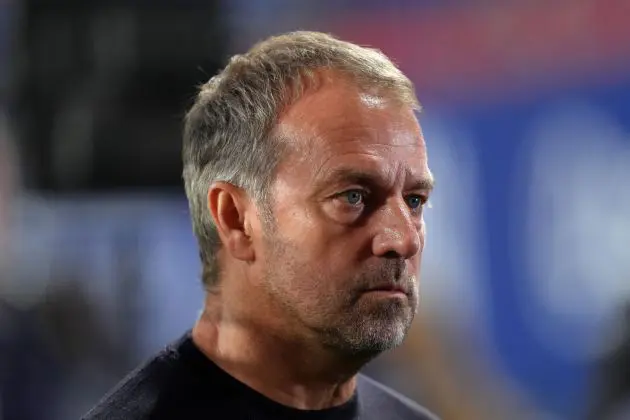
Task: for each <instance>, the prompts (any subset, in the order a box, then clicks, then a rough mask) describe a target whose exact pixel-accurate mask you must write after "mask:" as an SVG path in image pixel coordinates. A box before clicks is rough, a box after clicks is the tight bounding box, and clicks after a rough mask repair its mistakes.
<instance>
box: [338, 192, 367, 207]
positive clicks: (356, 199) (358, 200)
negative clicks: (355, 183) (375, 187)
mask: <svg viewBox="0 0 630 420" xmlns="http://www.w3.org/2000/svg"><path fill="white" fill-rule="evenodd" d="M343 197H344V198H345V200H346V201H347V202H348V204H350V205H351V206H358V205H359V204H362V203H363V201H364V200H365V193H364V192H363V191H359V190H350V191H346V192H344V193H343Z"/></svg>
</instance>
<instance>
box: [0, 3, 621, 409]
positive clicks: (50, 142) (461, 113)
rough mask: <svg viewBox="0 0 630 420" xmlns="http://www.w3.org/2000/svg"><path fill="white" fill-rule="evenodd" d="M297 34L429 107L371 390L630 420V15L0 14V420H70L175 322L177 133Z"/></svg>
mask: <svg viewBox="0 0 630 420" xmlns="http://www.w3.org/2000/svg"><path fill="white" fill-rule="evenodd" d="M292 29H315V30H324V31H328V32H332V33H334V34H337V35H339V36H340V37H342V38H345V39H348V40H351V41H356V42H358V43H361V44H365V45H371V46H376V47H378V48H380V49H382V50H383V51H384V52H386V53H387V54H389V55H390V56H391V57H392V58H393V59H394V60H395V61H396V62H397V63H399V64H400V66H401V67H402V69H403V70H404V71H405V72H407V73H408V74H409V75H410V76H411V77H412V79H413V80H414V81H415V83H416V84H417V87H418V94H419V96H420V99H421V101H422V102H423V104H424V107H425V111H424V113H423V116H422V117H421V121H422V123H423V126H424V130H425V134H426V137H427V139H428V146H429V152H430V154H431V161H432V166H433V170H434V172H435V173H436V177H437V179H438V183H439V184H438V189H437V192H436V194H435V197H434V199H433V207H432V209H431V210H429V211H428V215H427V219H428V227H429V230H428V234H429V238H428V249H427V251H426V256H425V263H424V268H423V276H422V299H423V305H422V313H421V316H419V319H418V321H417V322H416V325H415V327H414V329H413V331H412V333H411V336H410V338H409V340H408V341H407V343H406V344H405V345H404V346H403V347H402V348H400V349H398V350H396V351H394V352H392V353H390V354H388V355H386V356H384V357H383V358H382V359H380V360H379V361H377V362H375V363H373V364H372V365H370V366H369V367H368V368H367V371H368V372H369V373H370V374H372V375H373V376H375V377H378V378H380V379H381V380H383V381H385V382H386V383H388V384H390V385H392V386H393V387H394V388H397V389H399V390H401V391H402V392H404V393H406V394H407V395H409V396H411V397H412V398H414V399H416V400H418V401H419V402H421V403H423V404H426V405H427V406H428V407H430V408H431V409H432V410H434V411H435V412H437V413H438V414H440V415H441V416H442V417H443V419H444V420H460V419H462V420H463V419H473V420H476V419H479V420H487V419H534V420H539V419H543V420H545V419H550V420H551V419H553V420H565V419H566V420H577V419H587V418H588V419H593V420H607V419H624V418H625V419H629V418H630V411H626V412H625V414H624V411H623V410H624V409H626V410H628V408H629V407H630V309H629V307H630V186H629V185H628V184H630V1H628V0H557V1H553V2H551V1H538V0H530V1H508V2H506V1H499V0H470V1H463V0H460V1H457V0H441V1H436V0H343V1H332V0H319V1H297V0H293V1H289V0H204V1H200V0H178V1H174V0H170V1H166V0H151V1H149V0H145V1H143V0H108V1H99V0H22V1H20V0H0V419H1V420H62V419H72V418H78V417H80V414H81V413H83V412H84V411H85V410H86V409H87V408H88V407H89V406H91V405H92V404H93V403H95V402H96V400H97V399H98V397H99V396H100V395H102V393H103V392H104V391H105V390H106V389H108V388H109V387H110V386H111V385H112V384H113V383H115V382H116V381H117V380H118V379H120V378H121V376H122V375H123V374H124V373H125V372H127V370H129V369H130V368H131V367H133V366H135V365H136V364H137V363H138V362H140V361H141V360H142V359H144V358H146V357H147V356H149V355H150V354H151V353H153V352H154V351H156V350H157V349H159V348H160V347H161V346H162V345H163V344H165V343H167V342H168V341H170V340H172V339H174V338H176V337H177V336H179V334H181V333H182V332H183V331H184V330H185V329H187V328H188V327H189V326H190V325H191V324H192V322H193V321H194V319H195V318H196V316H197V313H198V311H199V308H200V305H201V302H202V292H201V290H200V285H199V280H198V278H199V267H198V261H197V252H196V250H195V246H196V245H195V242H194V239H193V237H192V233H191V229H190V226H189V221H188V215H187V204H186V201H185V197H184V195H183V190H182V187H181V185H180V157H179V148H180V136H179V130H180V121H181V116H182V115H183V113H184V110H185V109H186V107H187V106H188V105H189V104H190V100H191V98H192V97H193V95H194V93H195V86H196V85H198V84H199V83H201V82H203V81H205V80H206V79H207V78H209V76H210V75H212V74H214V73H215V72H216V71H217V69H218V68H219V67H220V66H221V65H222V64H223V63H224V62H225V60H226V58H227V57H228V56H229V55H231V54H233V53H235V52H240V51H242V50H244V49H246V48H248V47H249V46H250V44H251V43H252V42H254V41H256V40H258V39H260V38H262V37H264V36H267V35H270V34H274V33H278V32H283V31H287V30H292Z"/></svg>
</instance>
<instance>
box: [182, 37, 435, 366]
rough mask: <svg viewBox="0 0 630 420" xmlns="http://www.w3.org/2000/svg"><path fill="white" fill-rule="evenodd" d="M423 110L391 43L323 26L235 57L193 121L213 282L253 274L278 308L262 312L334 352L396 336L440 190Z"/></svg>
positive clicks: (199, 224)
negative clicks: (354, 38) (384, 45)
mask: <svg viewBox="0 0 630 420" xmlns="http://www.w3.org/2000/svg"><path fill="white" fill-rule="evenodd" d="M418 110H419V105H418V102H417V99H416V97H415V93H414V90H413V85H412V84H411V82H410V81H409V79H408V78H407V77H405V76H404V75H403V74H402V72H400V70H398V69H397V68H396V66H395V65H394V64H392V63H391V61H390V60H389V59H387V58H386V57H385V56H384V55H383V54H382V53H380V52H378V51H376V50H372V49H367V48H363V47H359V46H357V45H354V44H350V43H347V42H343V41H340V40H337V39H335V38H333V37H331V36H328V35H325V34H320V33H311V32H296V33H290V34H287V35H283V36H279V37H273V38H270V39H268V40H266V41H264V42H262V43H260V44H258V45H256V46H254V47H253V48H252V49H251V50H250V51H249V52H248V53H246V54H244V55H239V56H235V57H234V58H232V59H231V61H230V62H229V64H228V65H227V67H226V68H225V69H224V70H223V71H222V72H221V73H220V74H219V75H217V76H215V77H213V78H212V79H211V80H210V81H209V82H208V83H206V84H205V85H204V86H202V88H201V91H200V93H199V95H198V97H197V100H196V102H195V104H194V105H193V107H192V109H191V110H190V112H189V113H188V115H187V118H186V124H185V130H184V150H183V158H184V181H185V187H186V193H187V196H188V199H189V202H190V209H191V216H192V221H193V228H194V231H195V234H196V236H197V238H198V240H199V246H200V255H201V259H202V265H203V267H204V270H203V281H204V284H205V286H206V287H207V288H208V289H209V290H213V289H214V290H217V289H221V288H222V287H223V286H224V284H223V283H224V282H226V281H230V282H232V281H234V282H244V283H246V284H247V288H246V290H247V293H248V295H249V296H250V297H251V296H252V295H255V300H256V301H258V302H260V303H261V305H260V307H265V308H267V309H269V308H273V310H272V311H268V310H267V312H266V314H267V315H261V314H257V316H268V314H270V313H273V316H274V317H281V318H283V319H284V320H285V321H286V322H285V325H287V326H288V328H289V329H290V330H291V334H293V335H294V336H302V337H307V336H308V337H315V338H316V339H317V340H318V342H320V343H323V344H324V345H325V346H327V347H330V348H333V349H336V350H339V351H344V352H346V353H352V354H357V353H366V354H377V353H379V352H381V351H383V350H385V349H388V348H391V347H393V346H395V345H397V344H399V343H400V342H401V341H402V339H403V338H404V336H405V333H406V331H407V329H408V328H409V325H410V324H411V321H412V319H413V316H414V314H415V312H416V309H417V305H418V283H417V275H418V271H419V266H420V257H421V253H422V249H423V246H424V221H423V218H422V211H423V207H424V204H425V203H426V201H427V200H428V197H429V194H430V192H431V188H432V177H431V173H430V171H429V168H428V165H427V154H426V147H425V143H424V139H423V137H422V132H421V130H420V127H419V125H418V122H417V120H416V116H415V112H416V111H418ZM244 289H245V288H243V290H244ZM252 311H254V308H252Z"/></svg>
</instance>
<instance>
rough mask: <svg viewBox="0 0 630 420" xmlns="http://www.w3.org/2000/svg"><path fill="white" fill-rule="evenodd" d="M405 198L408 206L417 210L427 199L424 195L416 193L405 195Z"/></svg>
mask: <svg viewBox="0 0 630 420" xmlns="http://www.w3.org/2000/svg"><path fill="white" fill-rule="evenodd" d="M405 200H406V201H407V205H408V206H409V208H410V209H412V210H418V209H420V208H422V206H423V205H424V204H425V203H426V201H427V200H426V198H425V197H423V196H421V195H417V194H411V195H409V196H407V197H406V199H405Z"/></svg>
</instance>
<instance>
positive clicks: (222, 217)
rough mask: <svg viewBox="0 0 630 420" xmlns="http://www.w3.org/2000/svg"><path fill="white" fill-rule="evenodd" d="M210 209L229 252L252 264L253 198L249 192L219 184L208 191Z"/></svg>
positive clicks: (226, 184) (230, 185) (224, 245)
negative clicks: (250, 203)
mask: <svg viewBox="0 0 630 420" xmlns="http://www.w3.org/2000/svg"><path fill="white" fill-rule="evenodd" d="M208 208H209V210H210V213H211V215H212V218H213V220H214V223H215V226H216V227H217V231H218V233H219V237H220V238H221V242H222V244H223V247H224V248H225V250H226V251H227V253H228V254H229V255H231V256H232V257H234V258H236V259H239V260H243V261H252V260H253V259H254V250H253V244H252V241H251V237H250V236H251V229H250V227H249V226H250V224H249V221H248V209H249V199H248V197H247V195H246V194H245V192H244V191H243V190H241V189H240V188H238V187H236V186H234V185H232V184H229V183H225V182H217V183H215V184H213V185H212V186H211V187H210V189H209V190H208Z"/></svg>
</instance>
